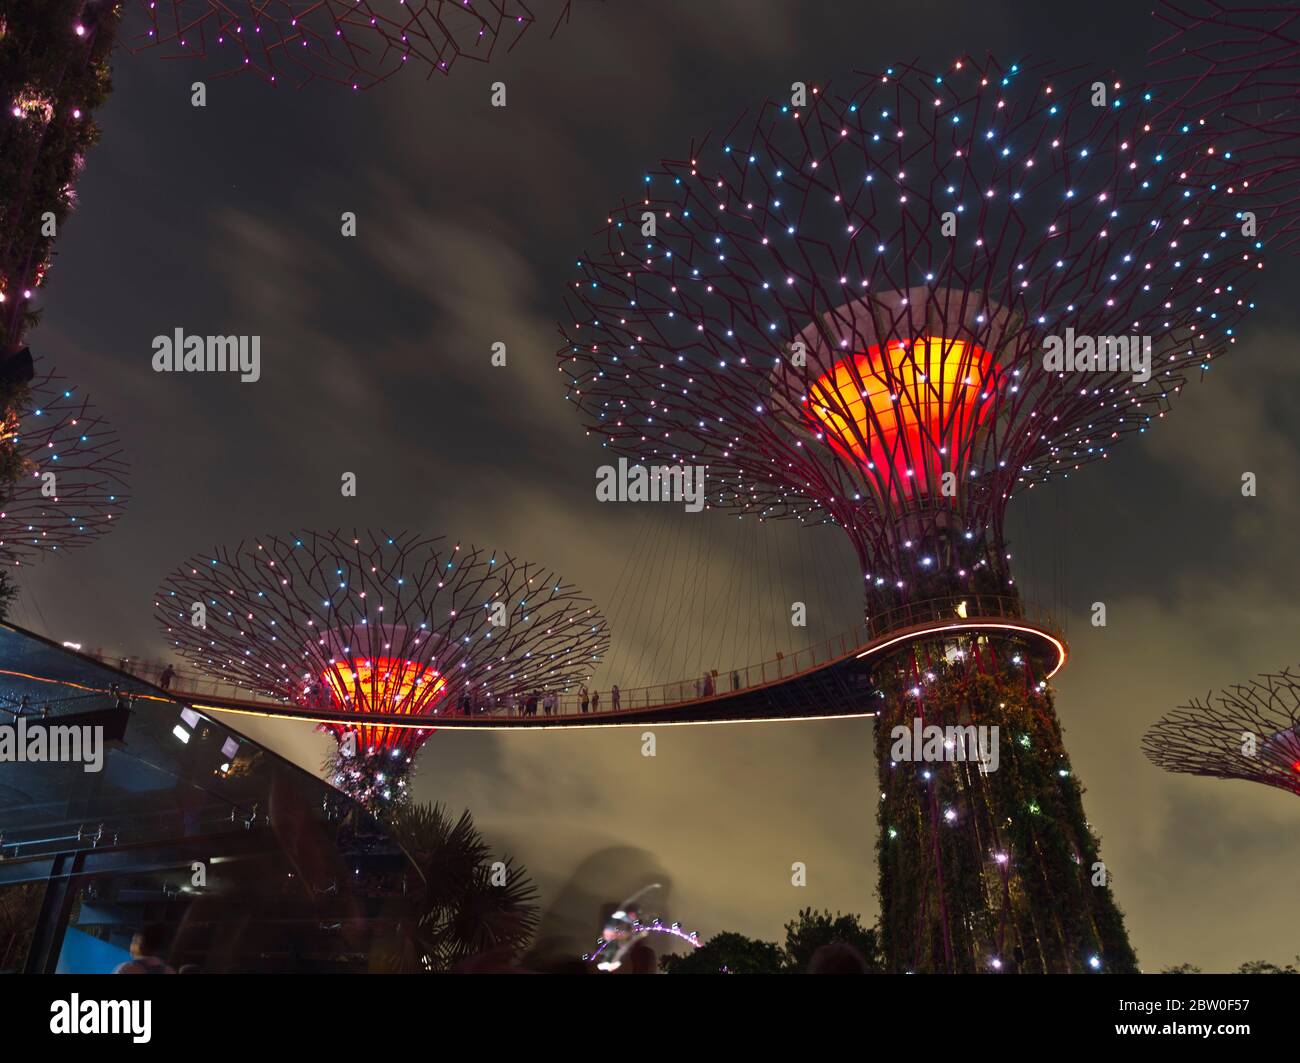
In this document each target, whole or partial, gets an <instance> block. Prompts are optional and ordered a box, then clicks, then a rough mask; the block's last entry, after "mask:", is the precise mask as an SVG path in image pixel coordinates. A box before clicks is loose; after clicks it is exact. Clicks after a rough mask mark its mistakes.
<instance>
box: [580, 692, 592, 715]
mask: <svg viewBox="0 0 1300 1063" xmlns="http://www.w3.org/2000/svg"><path fill="white" fill-rule="evenodd" d="M579 693H581V694H582V711H583V712H587V711H588V710H589V709H590V708H591V695H590V694H588V693H587V688H586V687H583V688H582V690H581V691H580V692H579Z"/></svg>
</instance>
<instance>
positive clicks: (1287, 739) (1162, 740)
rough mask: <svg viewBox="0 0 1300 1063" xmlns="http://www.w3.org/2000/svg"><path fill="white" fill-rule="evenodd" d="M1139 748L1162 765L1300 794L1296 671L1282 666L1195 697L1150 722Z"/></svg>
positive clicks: (1299, 690)
mask: <svg viewBox="0 0 1300 1063" xmlns="http://www.w3.org/2000/svg"><path fill="white" fill-rule="evenodd" d="M1142 749H1143V751H1144V752H1145V753H1146V755H1147V757H1148V759H1150V760H1151V762H1152V763H1154V764H1156V765H1158V766H1159V767H1161V768H1164V769H1165V770H1166V771H1176V772H1184V773H1186V774H1189V775H1210V776H1214V777H1215V778H1219V779H1245V780H1248V781H1250V782H1257V783H1263V784H1264V785H1265V786H1276V787H1277V788H1278V789H1280V790H1286V791H1287V792H1288V793H1293V794H1300V675H1297V674H1296V673H1295V672H1293V671H1292V670H1291V669H1289V668H1284V669H1282V670H1281V671H1280V672H1278V673H1277V674H1275V675H1267V674H1266V675H1261V676H1259V677H1258V678H1256V679H1254V680H1252V681H1251V682H1249V683H1244V684H1238V685H1236V686H1232V687H1229V688H1227V689H1226V690H1222V691H1220V692H1219V693H1218V695H1216V696H1214V697H1210V696H1207V697H1206V698H1205V699H1204V700H1200V699H1193V700H1192V701H1191V702H1190V703H1188V704H1187V705H1184V706H1182V707H1180V708H1178V709H1176V710H1174V711H1173V712H1171V713H1169V714H1168V715H1167V716H1165V717H1164V718H1162V719H1161V720H1160V722H1159V723H1157V724H1156V725H1155V726H1154V727H1152V728H1151V730H1149V731H1148V732H1147V733H1146V735H1144V736H1143V739H1142Z"/></svg>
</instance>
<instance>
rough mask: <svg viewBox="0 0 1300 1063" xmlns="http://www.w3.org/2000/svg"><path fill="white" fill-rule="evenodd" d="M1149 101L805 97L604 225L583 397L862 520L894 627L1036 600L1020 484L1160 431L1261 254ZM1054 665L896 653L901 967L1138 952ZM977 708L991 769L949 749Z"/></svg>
mask: <svg viewBox="0 0 1300 1063" xmlns="http://www.w3.org/2000/svg"><path fill="white" fill-rule="evenodd" d="M1159 106H1160V104H1159V102H1158V101H1157V100H1156V99H1155V97H1154V94H1153V93H1150V92H1145V93H1144V92H1141V91H1135V90H1131V89H1129V88H1127V87H1126V86H1124V84H1123V83H1122V82H1120V81H1119V80H1117V79H1116V78H1114V76H1113V75H1105V74H1103V75H1095V74H1093V75H1089V74H1081V73H1079V72H1077V71H1076V72H1073V73H1070V72H1065V73H1061V72H1058V71H1053V70H1051V69H1048V68H1046V67H1035V68H1032V69H1030V68H1022V67H1021V66H1020V65H1013V66H1010V67H1006V68H1004V67H1002V66H1000V65H999V64H998V63H996V62H995V61H993V60H987V61H983V62H979V61H973V60H971V59H969V58H966V59H961V60H958V61H957V62H955V63H954V64H953V66H952V67H951V68H950V69H947V70H942V71H933V70H923V69H920V68H918V67H915V66H899V67H895V68H891V69H888V70H886V71H884V72H883V73H880V74H869V75H861V76H859V78H857V79H855V80H854V81H853V82H852V83H851V84H847V85H845V86H843V87H840V86H836V87H835V89H832V88H831V86H829V85H812V84H804V83H798V82H797V83H795V84H794V85H793V86H792V93H791V97H790V99H789V102H778V103H772V102H768V103H766V104H765V105H763V107H762V108H761V109H760V110H758V111H757V112H756V113H755V114H753V115H752V116H750V117H746V118H743V119H741V120H739V121H737V122H736V123H735V124H734V125H732V126H731V127H730V128H729V129H727V131H726V132H725V133H724V134H723V135H722V137H721V138H720V139H719V140H717V141H714V142H712V143H710V141H709V140H708V139H706V140H704V141H703V142H700V143H698V144H692V146H691V149H690V151H689V154H687V155H686V156H685V157H684V158H681V159H670V160H664V161H662V162H661V163H660V165H659V167H658V168H657V169H655V170H654V171H653V172H650V173H648V174H647V175H646V177H645V184H644V188H643V189H642V191H641V193H640V195H638V196H637V197H636V198H635V199H628V200H625V201H624V202H623V203H622V204H621V205H620V206H619V207H618V208H617V209H616V210H614V211H612V212H611V213H610V214H609V215H608V217H607V219H606V225H605V228H604V235H605V241H604V243H605V246H604V249H603V251H602V252H600V253H599V254H596V255H594V256H589V257H586V258H584V259H582V260H581V261H580V263H579V265H580V267H581V270H582V277H581V279H579V280H575V281H574V282H573V286H572V288H571V291H570V297H571V302H570V303H569V310H570V314H571V316H570V318H569V324H568V325H567V326H565V327H563V328H562V330H561V331H562V333H563V334H564V338H565V343H564V345H563V347H562V348H561V349H560V352H559V356H558V358H559V369H560V370H561V372H562V373H563V374H564V375H565V376H566V378H567V383H568V389H569V398H570V399H571V400H572V401H573V402H574V403H575V404H576V405H577V406H578V407H579V409H580V411H581V412H582V414H583V416H584V418H585V421H586V424H587V428H588V433H589V434H592V435H595V436H597V437H598V438H599V439H600V440H601V443H602V446H604V447H605V448H608V449H609V450H611V451H613V452H615V453H617V454H620V455H623V456H626V457H628V458H631V459H634V460H637V461H643V462H650V463H660V464H666V463H671V464H678V463H680V464H696V465H702V466H705V467H706V468H707V478H708V480H707V482H708V491H707V495H708V499H709V503H710V505H711V506H712V507H713V508H718V509H722V510H724V511H729V512H732V513H740V514H753V515H757V516H759V517H763V518H771V517H794V518H797V519H799V520H801V521H803V522H807V523H819V522H820V523H825V522H829V523H833V524H836V525H838V526H839V527H841V528H843V530H844V531H845V533H846V534H847V535H848V536H849V538H850V540H851V541H852V543H853V545H854V547H855V549H856V552H857V555H858V559H859V562H860V566H861V574H862V578H863V585H864V591H865V598H866V611H867V617H868V627H869V629H870V630H871V631H872V632H873V633H875V634H877V635H885V634H889V633H890V632H892V631H895V630H899V629H902V628H903V627H908V626H914V625H915V623H916V622H917V621H918V619H923V618H925V617H933V618H942V617H949V618H959V617H967V616H968V615H974V614H978V613H984V614H989V613H995V614H996V615H999V616H1004V617H1005V616H1011V617H1014V616H1018V615H1021V613H1022V610H1023V608H1024V606H1023V603H1021V601H1020V599H1019V594H1018V591H1017V589H1016V587H1015V585H1014V582H1013V579H1012V575H1011V571H1010V559H1011V555H1010V553H1009V552H1008V549H1007V544H1006V542H1005V539H1004V534H1003V519H1004V514H1005V511H1006V507H1007V505H1008V503H1009V501H1010V500H1011V498H1012V496H1013V495H1014V494H1016V493H1017V492H1023V491H1028V490H1031V489H1033V488H1034V487H1035V486H1036V485H1039V484H1042V483H1044V482H1046V481H1049V480H1051V479H1054V478H1057V477H1065V476H1068V475H1069V474H1070V473H1071V472H1072V471H1074V470H1076V469H1078V468H1079V467H1080V466H1082V465H1083V464H1085V463H1088V462H1092V461H1097V460H1101V459H1104V458H1106V457H1107V456H1108V455H1109V453H1110V448H1111V446H1112V445H1113V444H1114V443H1115V441H1116V440H1118V439H1119V438H1120V437H1121V436H1124V435H1128V434H1132V433H1140V432H1144V431H1146V430H1147V429H1148V428H1149V427H1150V426H1151V425H1152V424H1153V423H1154V422H1155V421H1156V420H1158V419H1159V418H1161V417H1163V416H1164V415H1165V413H1166V412H1167V410H1168V409H1169V408H1170V404H1171V401H1172V399H1173V398H1174V396H1175V395H1176V394H1177V393H1178V392H1179V391H1180V390H1181V388H1182V386H1183V384H1184V381H1185V379H1186V377H1187V376H1188V375H1189V374H1192V373H1198V374H1199V373H1203V372H1204V371H1205V369H1207V368H1208V366H1209V365H1210V364H1211V362H1212V361H1213V359H1215V358H1216V357H1218V356H1219V355H1220V354H1221V353H1223V352H1224V351H1225V350H1226V349H1227V348H1228V347H1229V346H1230V345H1231V343H1232V342H1233V341H1234V339H1235V336H1234V328H1235V325H1236V323H1237V321H1238V319H1239V318H1240V317H1241V316H1242V315H1243V314H1244V313H1245V312H1246V311H1247V310H1248V309H1249V308H1250V305H1251V304H1250V301H1249V295H1248V288H1249V285H1250V283H1251V281H1252V279H1253V277H1254V275H1255V273H1256V271H1257V270H1258V269H1259V268H1260V267H1261V266H1262V261H1261V258H1260V247H1261V245H1262V242H1261V241H1259V240H1255V239H1248V238H1247V237H1246V236H1245V235H1243V231H1242V227H1241V225H1240V223H1239V221H1238V219H1237V217H1236V215H1237V213H1238V210H1237V204H1238V203H1239V202H1242V201H1243V200H1242V196H1243V195H1246V194H1247V192H1246V190H1244V189H1243V188H1242V187H1240V185H1241V182H1240V172H1239V171H1238V170H1237V169H1236V167H1237V165H1238V164H1237V163H1235V162H1234V161H1233V160H1232V158H1231V157H1230V153H1228V154H1229V157H1225V153H1223V152H1220V151H1216V150H1215V146H1214V144H1213V143H1207V142H1206V141H1205V139H1204V138H1203V137H1201V136H1200V135H1199V134H1198V135H1196V136H1195V137H1193V136H1192V134H1191V133H1190V132H1189V131H1188V130H1187V129H1186V128H1184V123H1181V122H1180V121H1179V120H1178V118H1177V116H1175V115H1172V114H1168V113H1166V116H1165V118H1164V119H1163V120H1162V121H1160V122H1158V123H1157V122H1153V121H1152V120H1150V114H1151V112H1152V111H1154V110H1155V109H1157V108H1158V107H1159ZM1175 163H1176V164H1175ZM949 626H951V625H949ZM1047 678H1048V676H1047V673H1046V665H1045V664H1044V658H1043V657H1042V656H1041V655H1039V654H1038V653H1037V652H1036V651H1035V647H1034V646H1033V645H1032V643H1030V642H1027V641H1025V640H1023V639H1021V638H1018V637H1016V636H1014V635H1005V636H1001V635H992V634H984V635H980V636H974V635H971V634H966V635H963V634H960V633H949V634H945V635H943V636H941V637H936V636H935V635H933V634H923V635H918V636H915V637H910V636H909V637H904V638H900V639H898V641H897V645H896V648H895V649H894V650H893V652H892V653H891V654H889V655H887V657H885V659H884V663H883V664H882V665H881V666H880V667H879V668H878V670H877V672H876V676H875V685H876V697H877V698H878V699H879V714H878V716H879V718H878V720H877V726H876V756H877V764H878V770H879V773H880V781H881V786H880V789H881V801H880V804H879V812H878V818H879V825H880V832H879V841H878V847H879V853H878V855H879V869H880V881H879V893H880V901H881V907H882V916H881V921H882V937H883V947H884V950H885V954H886V957H887V962H888V963H889V964H890V966H891V967H892V968H894V969H897V970H947V971H973V970H1021V971H1073V970H1083V971H1087V970H1106V971H1127V970H1133V969H1135V964H1136V960H1135V957H1134V954H1133V952H1132V949H1131V948H1130V946H1129V944H1128V941H1127V936H1126V933H1125V930H1124V926H1123V918H1122V915H1121V914H1120V912H1119V909H1118V907H1117V905H1116V904H1115V902H1114V898H1113V896H1112V893H1111V890H1110V876H1109V873H1108V871H1107V869H1106V868H1105V866H1104V864H1102V863H1101V861H1100V859H1099V856H1098V842H1097V839H1096V837H1095V836H1094V834H1093V832H1092V830H1091V828H1090V826H1089V825H1088V823H1087V821H1086V819H1085V817H1084V813H1083V806H1082V800H1081V793H1082V788H1081V786H1080V785H1079V783H1078V781H1077V779H1076V778H1075V776H1074V773H1073V771H1072V770H1071V768H1070V765H1069V761H1068V758H1067V757H1066V753H1065V749H1064V746H1063V744H1062V738H1061V730H1060V726H1059V723H1058V721H1057V717H1056V713H1055V709H1054V705H1053V698H1052V694H1051V691H1050V689H1049V688H1048V686H1047V682H1046V679H1047ZM913 725H916V730H913ZM930 727H935V728H938V729H940V744H939V745H938V746H936V747H934V748H933V749H932V750H930V751H929V752H927V753H926V754H925V755H924V756H919V755H918V754H917V753H915V752H909V751H908V750H907V749H906V747H905V746H900V745H899V744H898V743H899V742H900V741H901V740H902V739H903V738H904V737H906V736H908V735H909V733H915V734H917V735H918V736H920V735H926V736H928V735H929V734H931V732H930V731H928V730H925V728H930ZM970 727H976V728H978V727H988V728H990V731H991V733H992V734H993V735H995V736H997V735H1000V744H999V747H998V748H999V750H1000V753H1001V755H1000V764H999V765H996V767H997V769H998V770H996V771H994V770H988V769H990V768H992V767H995V765H993V764H990V763H988V762H987V760H985V761H984V762H981V763H979V764H976V763H974V760H975V758H974V757H969V758H967V757H964V756H962V755H961V754H962V752H963V750H962V749H957V750H955V751H954V747H955V746H958V745H961V744H962V734H963V729H967V728H970ZM949 729H951V730H949ZM967 733H969V732H967ZM944 736H946V739H945V737H944ZM972 737H973V736H972ZM926 741H927V743H928V737H927V739H926ZM945 751H947V753H946V754H945ZM918 760H920V761H921V762H919V763H916V762H915V761H918ZM936 760H937V761H939V762H938V763H935V762H934V761H936Z"/></svg>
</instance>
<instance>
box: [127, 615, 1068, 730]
mask: <svg viewBox="0 0 1300 1063" xmlns="http://www.w3.org/2000/svg"><path fill="white" fill-rule="evenodd" d="M983 632H988V633H997V634H1001V635H1003V636H1005V637H1012V638H1018V639H1021V640H1023V642H1024V644H1025V646H1026V649H1027V651H1028V652H1030V653H1032V654H1033V656H1034V658H1035V660H1036V662H1037V663H1038V664H1039V667H1040V670H1041V672H1042V676H1043V678H1044V679H1050V678H1051V677H1052V676H1054V675H1055V674H1056V673H1057V672H1058V671H1060V669H1061V668H1062V667H1063V666H1064V664H1065V661H1066V657H1067V653H1068V651H1067V647H1066V643H1065V639H1064V636H1063V635H1062V634H1061V632H1060V631H1059V629H1058V628H1057V627H1056V625H1055V624H1054V623H1053V622H1052V620H1051V618H1050V617H1049V616H1048V615H1047V614H1046V613H1044V612H1042V611H1040V610H1037V609H1034V608H1032V607H1029V606H1026V605H1025V604H1024V603H1022V602H1020V601H1018V600H1016V599H1013V598H1002V597H995V596H968V597H966V598H962V599H941V600H936V601H929V602H919V603H915V604H911V605H908V606H903V607H901V608H899V609H895V610H892V611H891V612H889V613H887V614H882V615H881V616H879V617H874V618H872V619H871V620H870V621H868V622H867V623H866V624H864V625H862V626H860V627H857V628H855V629H854V630H853V631H851V632H846V633H845V634H843V635H841V636H839V637H838V638H835V639H831V640H828V641H827V642H824V643H820V644H818V645H816V646H812V647H809V648H808V649H805V650H800V651H799V652H797V653H795V654H792V655H789V656H784V655H778V657H776V658H775V659H773V660H770V661H764V662H762V663H760V664H754V665H748V666H746V667H744V668H734V669H731V670H730V671H721V672H719V671H710V672H709V673H708V675H707V676H701V677H700V678H699V679H690V680H679V681H677V682H673V683H663V684H659V685H657V686H650V687H637V688H633V689H627V690H622V691H620V692H619V697H618V703H617V705H615V703H614V697H613V694H612V692H611V691H609V690H602V691H600V692H599V693H600V700H599V702H598V707H597V708H596V709H595V710H594V711H591V710H590V706H589V711H586V712H584V711H583V709H582V704H581V697H580V695H578V694H566V695H563V696H560V697H559V698H558V699H557V700H558V704H557V706H556V709H555V711H554V712H553V713H552V714H549V715H548V714H546V713H544V712H543V710H542V709H541V708H540V707H539V708H538V709H537V711H536V714H524V712H523V710H522V707H521V706H520V705H519V704H518V703H517V702H516V701H515V700H514V699H510V700H509V701H507V702H505V703H502V702H493V703H490V704H485V705H480V706H477V707H476V708H474V709H472V710H471V711H470V712H469V714H468V715H467V714H464V713H461V712H459V711H457V710H456V709H455V707H454V706H451V705H447V704H446V703H444V704H443V705H441V706H439V710H441V711H439V710H435V711H434V712H433V713H431V714H429V715H427V716H418V717H416V716H408V717H403V716H379V715H377V714H374V713H359V712H344V711H340V710H336V709H332V708H328V707H325V708H311V707H304V706H299V705H292V704H288V703H283V702H278V701H276V700H274V699H272V698H268V697H264V696H259V695H255V694H252V693H250V692H249V691H248V690H247V689H241V688H239V687H235V686H232V685H229V684H223V683H219V682H216V681H214V680H211V679H208V678H205V677H203V676H201V675H195V674H191V673H187V672H182V671H179V670H176V669H174V668H173V677H172V680H171V684H170V686H169V687H168V688H167V692H168V694H169V695H170V696H171V697H173V698H175V699H176V700H179V701H185V702H188V703H189V704H191V705H193V706H194V707H195V708H197V709H211V710H215V711H221V712H231V713H240V714H246V715H251V716H263V717H270V718H276V719H286V720H301V721H304V722H310V723H335V724H344V723H367V724H370V725H372V726H373V725H376V724H382V725H384V726H393V727H418V728H436V729H437V730H519V729H524V730H527V729H546V728H552V727H622V726H634V725H639V724H646V723H651V722H653V723H657V724H705V723H722V722H742V721H753V720H777V719H826V718H834V717H850V716H873V715H875V709H874V707H873V706H872V704H871V702H870V700H869V699H870V696H871V694H872V693H873V690H872V687H871V685H870V682H869V677H870V672H871V669H872V667H873V665H874V661H875V658H877V657H878V656H879V655H881V654H883V653H885V652H887V651H888V650H889V649H891V648H892V647H895V646H897V645H899V644H900V643H905V642H910V641H914V640H918V639H923V638H931V637H934V636H942V635H961V634H966V635H978V634H980V633H983ZM103 663H105V664H108V665H110V666H112V667H117V668H120V669H121V670H122V671H123V672H125V673H127V674H128V675H131V676H133V677H135V678H137V679H140V680H142V681H144V682H147V683H150V684H153V685H160V679H161V674H162V672H163V670H164V669H165V668H166V667H167V666H166V665H164V664H161V663H157V662H139V661H131V660H125V661H115V660H105V661H104V662H103Z"/></svg>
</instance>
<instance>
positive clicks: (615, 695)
mask: <svg viewBox="0 0 1300 1063" xmlns="http://www.w3.org/2000/svg"><path fill="white" fill-rule="evenodd" d="M619 697H620V695H619V690H618V684H617V683H615V684H614V688H613V689H612V690H611V691H610V692H609V701H610V704H611V705H612V706H613V708H614V711H615V712H618V709H619Z"/></svg>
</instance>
